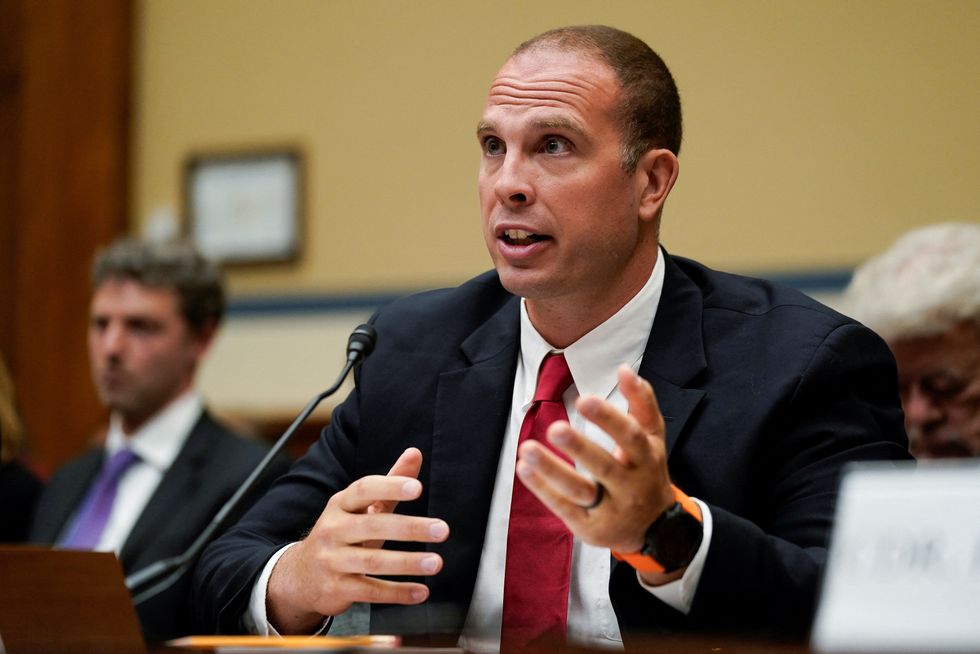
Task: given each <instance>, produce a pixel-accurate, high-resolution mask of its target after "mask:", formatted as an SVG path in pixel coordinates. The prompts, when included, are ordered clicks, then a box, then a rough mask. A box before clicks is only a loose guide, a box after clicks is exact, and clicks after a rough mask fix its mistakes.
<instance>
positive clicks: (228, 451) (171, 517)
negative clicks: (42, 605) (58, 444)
mask: <svg viewBox="0 0 980 654" xmlns="http://www.w3.org/2000/svg"><path fill="white" fill-rule="evenodd" d="M267 450H268V448H266V447H265V446H263V445H262V444H260V443H258V442H255V441H251V440H248V439H245V438H242V437H240V436H238V435H236V434H234V433H232V432H231V431H229V430H228V429H227V428H225V427H224V426H223V425H221V424H220V423H218V422H217V421H215V420H214V418H212V417H211V415H210V414H209V413H208V412H207V411H205V412H204V413H203V414H202V415H201V418H200V419H199V420H198V422H197V424H196V425H195V426H194V429H193V430H191V433H190V435H189V436H188V438H187V441H186V442H185V443H184V446H183V448H181V450H180V452H179V454H178V455H177V458H176V459H174V462H173V464H172V465H171V466H170V468H169V469H168V470H167V472H166V473H165V474H164V476H163V479H162V480H161V481H160V485H159V486H158V487H157V489H156V491H154V493H153V496H152V497H151V498H150V501H149V502H148V503H147V505H146V508H145V509H144V510H143V512H142V513H141V514H140V517H139V519H138V520H137V521H136V524H135V525H134V526H133V530H132V531H131V532H130V534H129V536H128V537H127V538H126V542H125V544H124V545H123V548H122V551H121V552H120V553H119V559H120V562H121V563H122V567H123V570H124V572H125V573H126V574H129V573H132V572H135V571H136V570H139V569H141V568H143V567H145V566H147V565H149V564H151V563H153V562H155V561H158V560H160V559H163V558H166V557H170V556H174V555H177V554H180V553H182V552H183V551H184V550H186V549H187V548H188V547H189V546H190V544H191V543H192V542H193V541H194V539H195V538H196V537H197V536H198V534H200V532H201V531H202V530H203V529H204V527H205V526H206V525H207V524H208V523H209V522H210V521H211V519H212V518H213V517H214V515H215V514H216V513H217V512H218V510H219V509H220V508H221V506H222V505H223V504H224V503H225V501H227V500H228V498H229V497H231V496H232V495H233V494H234V492H235V491H236V490H238V487H239V486H240V485H241V483H242V481H244V479H245V477H247V476H248V475H249V473H251V472H252V470H254V469H255V467H256V465H257V464H258V462H259V461H260V460H261V459H262V457H263V456H265V453H266V452H267ZM103 458H104V450H103V449H102V448H95V449H92V450H90V451H88V452H86V453H85V454H83V455H82V456H80V457H79V458H77V459H75V460H73V461H71V462H69V463H68V464H66V465H65V466H63V467H62V468H61V469H59V470H58V471H57V473H55V475H54V476H53V477H52V479H51V482H50V483H49V484H48V486H47V488H46V489H45V492H44V494H43V495H42V497H41V500H40V502H39V503H38V507H37V511H36V512H35V515H34V524H33V526H32V528H31V535H30V540H31V541H33V542H36V543H46V544H51V543H55V542H56V540H57V539H58V537H59V536H60V535H61V532H62V530H63V529H64V528H65V525H66V523H67V522H68V520H69V518H70V517H71V516H72V514H73V513H74V512H75V510H76V509H77V508H78V505H79V503H80V502H81V501H82V498H83V497H84V495H85V492H86V491H87V490H88V487H89V484H90V483H91V481H92V479H93V478H94V477H95V475H96V474H97V473H98V472H99V468H100V467H101V465H102V461H103ZM287 467H288V463H287V461H286V460H285V459H282V460H278V461H276V462H275V463H274V464H273V466H272V469H270V471H269V473H268V474H267V475H266V478H265V481H264V482H262V485H261V486H262V487H261V488H260V489H259V490H258V492H261V490H262V489H264V488H266V487H268V485H269V483H271V481H272V480H274V479H275V478H276V477H278V476H279V475H280V474H282V473H283V472H284V471H285V470H286V469H287ZM256 494H257V493H256ZM233 519H234V517H233ZM189 582H190V579H189V578H187V577H185V579H184V580H183V583H177V584H175V585H174V586H173V587H172V588H170V589H169V590H167V591H165V592H164V593H162V594H161V595H160V596H158V597H156V598H154V599H153V600H151V601H150V602H148V603H146V604H145V605H142V606H139V607H137V612H138V613H139V618H140V623H141V626H142V628H143V634H144V636H145V637H146V638H147V639H148V640H154V641H155V640H163V639H166V638H171V637H174V636H180V635H186V634H189V633H192V632H193V630H194V629H193V626H192V624H193V623H192V621H191V616H190V615H189V612H188V610H187V604H188V603H187V594H188V586H189Z"/></svg>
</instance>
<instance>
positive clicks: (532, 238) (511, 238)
mask: <svg viewBox="0 0 980 654" xmlns="http://www.w3.org/2000/svg"><path fill="white" fill-rule="evenodd" d="M500 238H501V239H503V241H504V243H506V244H508V245H532V244H534V243H537V242H539V241H547V240H551V237H550V236H545V235H543V234H535V233H533V232H529V231H527V230H523V229H506V230H504V231H503V233H502V234H501V235H500Z"/></svg>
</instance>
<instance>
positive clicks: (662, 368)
mask: <svg viewBox="0 0 980 654" xmlns="http://www.w3.org/2000/svg"><path fill="white" fill-rule="evenodd" d="M665 264H666V265H665V273H664V288H663V292H662V293H661V296H660V305H659V307H658V308H657V317H656V318H655V319H654V322H653V329H652V330H651V331H650V339H649V340H648V341H647V347H646V350H645V352H644V353H643V361H642V363H641V364H640V376H641V377H643V378H645V379H647V380H649V381H650V383H651V384H652V385H653V390H654V392H655V393H656V394H657V402H658V403H659V405H660V411H661V413H662V414H663V416H664V423H665V425H666V429H667V454H668V455H669V454H670V452H671V450H672V449H673V448H674V445H675V444H676V443H677V439H678V437H679V436H680V434H681V432H682V431H683V429H684V425H685V424H686V423H687V420H688V418H690V416H691V413H692V412H693V411H694V408H695V407H696V406H697V405H698V403H699V402H700V401H701V399H702V398H703V397H704V391H702V390H700V389H690V388H685V385H686V384H688V383H689V382H690V381H691V380H692V379H694V377H695V376H696V375H698V374H699V373H700V372H701V371H702V370H704V369H705V368H707V365H708V364H707V359H706V358H705V354H704V342H703V338H702V323H701V316H702V311H703V299H702V297H701V291H700V289H699V288H698V287H697V285H695V284H694V282H692V281H691V279H690V278H689V277H688V276H687V275H685V274H684V273H683V272H682V271H681V270H680V268H678V267H677V265H676V264H675V263H674V262H673V260H672V259H671V258H670V257H669V256H665Z"/></svg>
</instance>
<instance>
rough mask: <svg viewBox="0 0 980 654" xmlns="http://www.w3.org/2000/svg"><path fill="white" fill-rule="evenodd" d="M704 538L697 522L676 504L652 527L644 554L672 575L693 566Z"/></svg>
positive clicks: (648, 533)
mask: <svg viewBox="0 0 980 654" xmlns="http://www.w3.org/2000/svg"><path fill="white" fill-rule="evenodd" d="M703 536H704V529H703V527H702V525H701V523H700V522H699V521H698V519H697V518H695V517H694V516H693V515H691V514H690V513H688V512H687V511H685V510H684V508H683V507H682V506H681V505H680V504H679V503H675V504H674V505H673V506H672V507H670V508H669V509H667V511H666V512H665V513H664V514H663V515H662V516H660V518H658V519H657V521H656V522H654V523H653V524H652V525H651V526H650V529H649V530H648V531H647V535H646V546H645V547H644V548H643V553H644V554H646V555H647V556H649V557H652V558H653V559H654V560H655V561H657V563H659V564H660V565H662V566H663V567H664V571H665V572H672V571H674V570H678V569H680V568H683V567H684V566H686V565H687V564H688V563H690V562H691V559H693V558H694V555H695V554H696V553H697V551H698V547H700V546H701V538H702V537H703Z"/></svg>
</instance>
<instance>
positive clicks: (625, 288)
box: [527, 248, 659, 349]
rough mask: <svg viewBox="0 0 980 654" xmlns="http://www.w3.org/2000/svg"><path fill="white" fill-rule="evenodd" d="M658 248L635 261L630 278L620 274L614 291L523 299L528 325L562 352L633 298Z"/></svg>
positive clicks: (655, 258) (647, 277)
mask: <svg viewBox="0 0 980 654" xmlns="http://www.w3.org/2000/svg"><path fill="white" fill-rule="evenodd" d="M658 253H659V249H656V248H655V249H654V250H653V252H652V257H645V258H644V259H642V260H640V261H638V263H637V265H636V266H635V270H634V272H633V274H631V275H624V276H623V278H622V283H620V284H619V285H618V287H617V288H603V289H600V290H599V292H598V293H591V294H575V293H570V294H568V295H563V296H559V297H551V298H538V299H531V298H528V300H527V314H528V318H530V319H531V324H532V325H534V328H535V329H536V330H537V331H538V333H539V334H541V337H542V338H544V340H545V341H547V342H548V343H549V344H550V345H551V346H553V347H555V348H558V349H563V348H566V347H568V346H569V345H571V344H572V343H574V342H576V341H577V340H579V339H580V338H582V337H583V336H585V335H586V334H588V333H589V332H590V331H592V330H593V329H595V328H596V327H598V326H599V325H601V324H602V323H604V322H606V321H607V320H609V319H610V318H611V317H613V316H614V315H616V313H617V312H618V311H619V310H620V309H622V308H623V307H624V306H626V304H627V303H628V302H629V301H630V300H632V299H633V298H634V297H636V294H637V293H639V292H640V289H642V288H643V285H644V284H646V283H647V281H648V280H649V279H650V275H651V273H652V272H653V267H654V265H656V263H657V257H658V256H659V254H658Z"/></svg>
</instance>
